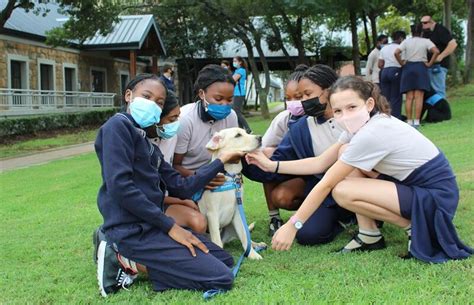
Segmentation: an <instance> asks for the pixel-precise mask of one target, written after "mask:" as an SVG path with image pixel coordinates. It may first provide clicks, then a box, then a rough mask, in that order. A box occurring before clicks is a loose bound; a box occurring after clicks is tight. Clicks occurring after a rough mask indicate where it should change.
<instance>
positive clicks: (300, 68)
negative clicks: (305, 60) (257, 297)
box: [285, 64, 308, 88]
mask: <svg viewBox="0 0 474 305" xmlns="http://www.w3.org/2000/svg"><path fill="white" fill-rule="evenodd" d="M306 70H308V66H307V65H304V64H300V65H297V66H296V68H295V70H294V71H293V72H292V73H291V74H290V76H289V77H288V79H287V80H286V83H285V88H286V86H288V83H289V82H291V81H296V82H299V81H300V79H301V78H302V77H303V75H304V73H305V72H306Z"/></svg>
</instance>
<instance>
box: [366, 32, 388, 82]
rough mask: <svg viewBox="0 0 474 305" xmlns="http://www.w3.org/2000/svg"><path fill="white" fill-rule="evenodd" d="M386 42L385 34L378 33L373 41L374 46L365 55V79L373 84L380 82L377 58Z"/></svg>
mask: <svg viewBox="0 0 474 305" xmlns="http://www.w3.org/2000/svg"><path fill="white" fill-rule="evenodd" d="M387 42H388V38H387V35H383V34H382V35H379V36H378V37H377V40H376V41H375V48H374V49H373V50H372V51H371V52H370V54H369V56H368V57H367V66H366V79H367V80H368V81H369V82H373V83H374V84H377V85H378V84H379V82H380V75H379V73H380V69H379V66H378V60H379V56H380V50H381V49H382V47H383V46H384V45H386V44H387Z"/></svg>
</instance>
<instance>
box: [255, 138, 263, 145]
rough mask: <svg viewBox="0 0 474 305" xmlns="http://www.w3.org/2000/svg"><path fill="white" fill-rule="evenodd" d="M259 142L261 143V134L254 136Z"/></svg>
mask: <svg viewBox="0 0 474 305" xmlns="http://www.w3.org/2000/svg"><path fill="white" fill-rule="evenodd" d="M255 138H256V139H257V141H258V143H259V144H262V136H255Z"/></svg>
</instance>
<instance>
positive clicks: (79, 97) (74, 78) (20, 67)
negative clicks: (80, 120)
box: [0, 1, 165, 117]
mask: <svg viewBox="0 0 474 305" xmlns="http://www.w3.org/2000/svg"><path fill="white" fill-rule="evenodd" d="M3 2H6V1H0V4H4V3H3ZM45 5H47V6H48V9H49V12H48V14H47V15H46V16H44V17H43V16H41V15H36V14H34V13H33V12H32V11H31V10H30V11H29V12H27V11H25V10H23V9H21V8H18V9H15V10H14V11H13V14H12V15H11V17H10V18H9V19H8V20H7V23H6V24H5V27H4V29H3V30H1V31H0V116H1V117H8V116H14V115H30V114H43V113H52V112H76V111H84V110H90V109H91V108H97V107H112V106H119V105H120V103H121V95H122V92H123V90H124V87H125V86H126V84H127V83H128V81H129V80H130V78H131V77H133V76H134V75H135V74H136V73H140V72H153V73H157V72H158V67H157V58H158V56H160V55H164V54H165V49H164V46H163V42H162V40H161V37H160V33H159V31H158V28H157V26H156V24H155V21H154V18H153V16H152V15H135V16H121V17H120V21H119V22H118V23H117V24H115V25H114V28H113V30H112V31H111V33H109V34H108V35H107V36H102V35H100V34H97V35H96V36H94V37H92V38H90V39H88V40H86V41H85V42H84V43H83V44H82V45H79V44H78V43H77V42H74V41H71V42H70V43H69V44H68V47H52V46H49V45H47V44H46V43H45V40H46V32H47V31H48V30H51V29H53V28H55V27H58V26H61V25H62V23H63V22H64V21H65V20H67V16H64V15H62V14H61V13H60V12H58V8H59V6H58V5H57V4H56V3H54V2H50V3H47V4H45ZM0 7H2V5H0Z"/></svg>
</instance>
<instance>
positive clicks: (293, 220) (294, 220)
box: [290, 215, 303, 230]
mask: <svg viewBox="0 0 474 305" xmlns="http://www.w3.org/2000/svg"><path fill="white" fill-rule="evenodd" d="M290 222H291V223H292V224H293V226H295V229H296V230H299V229H301V228H302V227H303V223H302V222H301V221H300V220H298V219H297V218H296V217H295V216H294V215H293V216H291V218H290Z"/></svg>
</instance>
